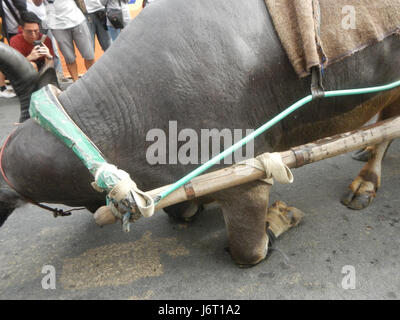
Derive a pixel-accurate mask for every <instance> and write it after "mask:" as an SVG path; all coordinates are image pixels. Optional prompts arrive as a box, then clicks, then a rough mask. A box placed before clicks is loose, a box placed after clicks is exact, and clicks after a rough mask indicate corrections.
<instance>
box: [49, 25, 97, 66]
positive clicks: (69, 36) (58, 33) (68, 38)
mask: <svg viewBox="0 0 400 320" xmlns="http://www.w3.org/2000/svg"><path fill="white" fill-rule="evenodd" d="M51 32H52V34H53V35H54V38H56V40H57V43H58V46H59V47H60V50H61V53H62V54H63V56H64V58H65V62H66V63H67V64H71V63H74V62H75V59H76V55H75V47H74V42H75V44H76V46H77V48H78V50H79V52H80V53H81V55H82V57H83V59H85V60H93V59H94V49H93V43H92V37H91V36H90V32H89V27H88V25H87V22H86V20H85V21H83V22H82V23H81V24H80V25H77V26H76V27H73V28H69V29H63V30H61V29H53V30H51Z"/></svg>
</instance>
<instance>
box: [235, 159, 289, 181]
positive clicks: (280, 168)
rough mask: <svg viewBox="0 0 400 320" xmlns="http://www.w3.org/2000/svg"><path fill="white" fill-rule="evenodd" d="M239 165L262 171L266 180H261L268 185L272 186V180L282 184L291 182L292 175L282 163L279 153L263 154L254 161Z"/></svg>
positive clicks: (250, 160) (243, 162)
mask: <svg viewBox="0 0 400 320" xmlns="http://www.w3.org/2000/svg"><path fill="white" fill-rule="evenodd" d="M240 164H245V165H249V166H251V167H253V168H256V169H258V170H261V171H264V172H265V174H266V178H265V179H261V180H262V181H264V182H266V183H268V184H274V179H276V181H278V182H279V183H282V184H288V183H292V182H293V174H292V172H291V171H290V169H289V167H288V166H287V165H286V164H284V163H283V161H282V157H281V155H280V153H279V152H275V153H263V154H261V155H259V156H258V157H256V158H254V159H249V160H245V161H242V162H240Z"/></svg>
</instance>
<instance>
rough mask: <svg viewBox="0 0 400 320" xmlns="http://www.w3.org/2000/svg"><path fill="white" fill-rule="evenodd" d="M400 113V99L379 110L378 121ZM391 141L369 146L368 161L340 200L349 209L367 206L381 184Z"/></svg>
mask: <svg viewBox="0 0 400 320" xmlns="http://www.w3.org/2000/svg"><path fill="white" fill-rule="evenodd" d="M399 115H400V101H399V100H397V101H396V103H394V104H391V105H390V106H388V107H386V108H385V109H383V110H382V111H381V113H380V114H379V118H378V121H380V120H385V119H388V118H391V117H394V116H399ZM391 143H392V141H386V142H382V143H380V144H378V145H374V146H369V147H368V148H367V149H366V152H368V158H369V159H368V162H367V163H366V164H365V166H364V167H363V168H362V169H361V171H360V173H359V175H358V177H357V178H356V179H354V181H353V182H352V183H351V184H350V186H349V189H348V191H347V193H346V194H345V195H344V196H343V197H342V199H341V202H342V203H343V204H344V205H345V206H347V207H348V208H350V209H355V210H361V209H364V208H366V207H368V206H369V205H370V204H371V203H372V201H373V200H374V198H375V197H376V192H377V191H378V189H379V188H380V186H381V174H382V160H383V158H384V157H385V154H386V152H387V150H388V149H389V146H390V144H391Z"/></svg>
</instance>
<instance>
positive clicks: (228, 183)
mask: <svg viewBox="0 0 400 320" xmlns="http://www.w3.org/2000/svg"><path fill="white" fill-rule="evenodd" d="M398 137H400V117H397V118H392V119H389V120H386V121H382V122H379V123H376V124H373V125H370V126H367V127H364V128H362V129H359V130H356V131H351V132H347V133H343V134H339V135H336V136H332V137H328V138H325V139H321V140H317V141H315V142H312V143H308V144H304V145H301V146H298V147H295V148H292V149H290V150H288V151H284V152H281V157H282V160H283V162H284V163H285V164H286V165H287V166H288V167H289V168H299V167H302V166H304V165H306V164H310V163H313V162H317V161H320V160H323V159H328V158H331V157H335V156H337V155H340V154H343V153H348V152H352V151H355V150H358V149H361V148H365V147H367V146H370V145H375V144H378V143H381V142H384V141H388V140H392V139H395V138H398ZM263 178H265V173H264V172H263V171H260V170H258V169H255V168H253V167H250V166H247V165H237V164H235V165H233V166H230V167H228V168H224V169H221V170H217V171H213V172H210V173H207V174H204V175H201V176H198V177H196V178H194V179H193V180H191V183H190V184H191V186H190V189H191V190H192V191H191V192H190V194H191V195H190V196H188V195H187V192H186V191H185V188H184V187H181V188H179V189H177V190H175V191H174V192H173V193H171V194H170V195H168V196H167V197H165V198H164V199H162V200H161V201H160V202H159V203H158V204H157V205H156V210H158V209H162V208H165V207H167V206H170V205H172V204H176V203H179V202H183V201H186V200H190V199H193V198H197V197H201V196H204V195H207V194H210V193H213V192H216V191H220V190H223V189H227V188H230V187H234V186H238V185H241V184H244V183H247V182H250V181H254V180H257V179H263ZM167 187H168V186H164V187H161V188H158V189H154V190H151V191H149V192H148V193H149V195H151V196H153V197H155V196H156V195H157V194H159V193H160V192H161V191H162V190H165V189H166V188H167Z"/></svg>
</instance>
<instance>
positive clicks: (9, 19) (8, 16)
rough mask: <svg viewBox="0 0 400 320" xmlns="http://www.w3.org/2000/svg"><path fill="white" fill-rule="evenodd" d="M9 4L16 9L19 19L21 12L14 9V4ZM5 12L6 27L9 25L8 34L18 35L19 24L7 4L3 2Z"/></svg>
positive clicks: (10, 2)
mask: <svg viewBox="0 0 400 320" xmlns="http://www.w3.org/2000/svg"><path fill="white" fill-rule="evenodd" d="M1 1H3V0H1ZM8 3H9V4H10V5H11V8H13V9H14V12H15V13H16V14H17V16H18V17H19V11H18V10H17V9H16V8H15V7H14V4H13V3H12V1H8ZM3 10H4V16H5V20H6V25H7V32H8V33H18V22H17V21H16V20H15V18H14V15H13V14H12V13H11V11H10V9H8V6H7V5H6V4H5V2H4V1H3Z"/></svg>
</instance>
